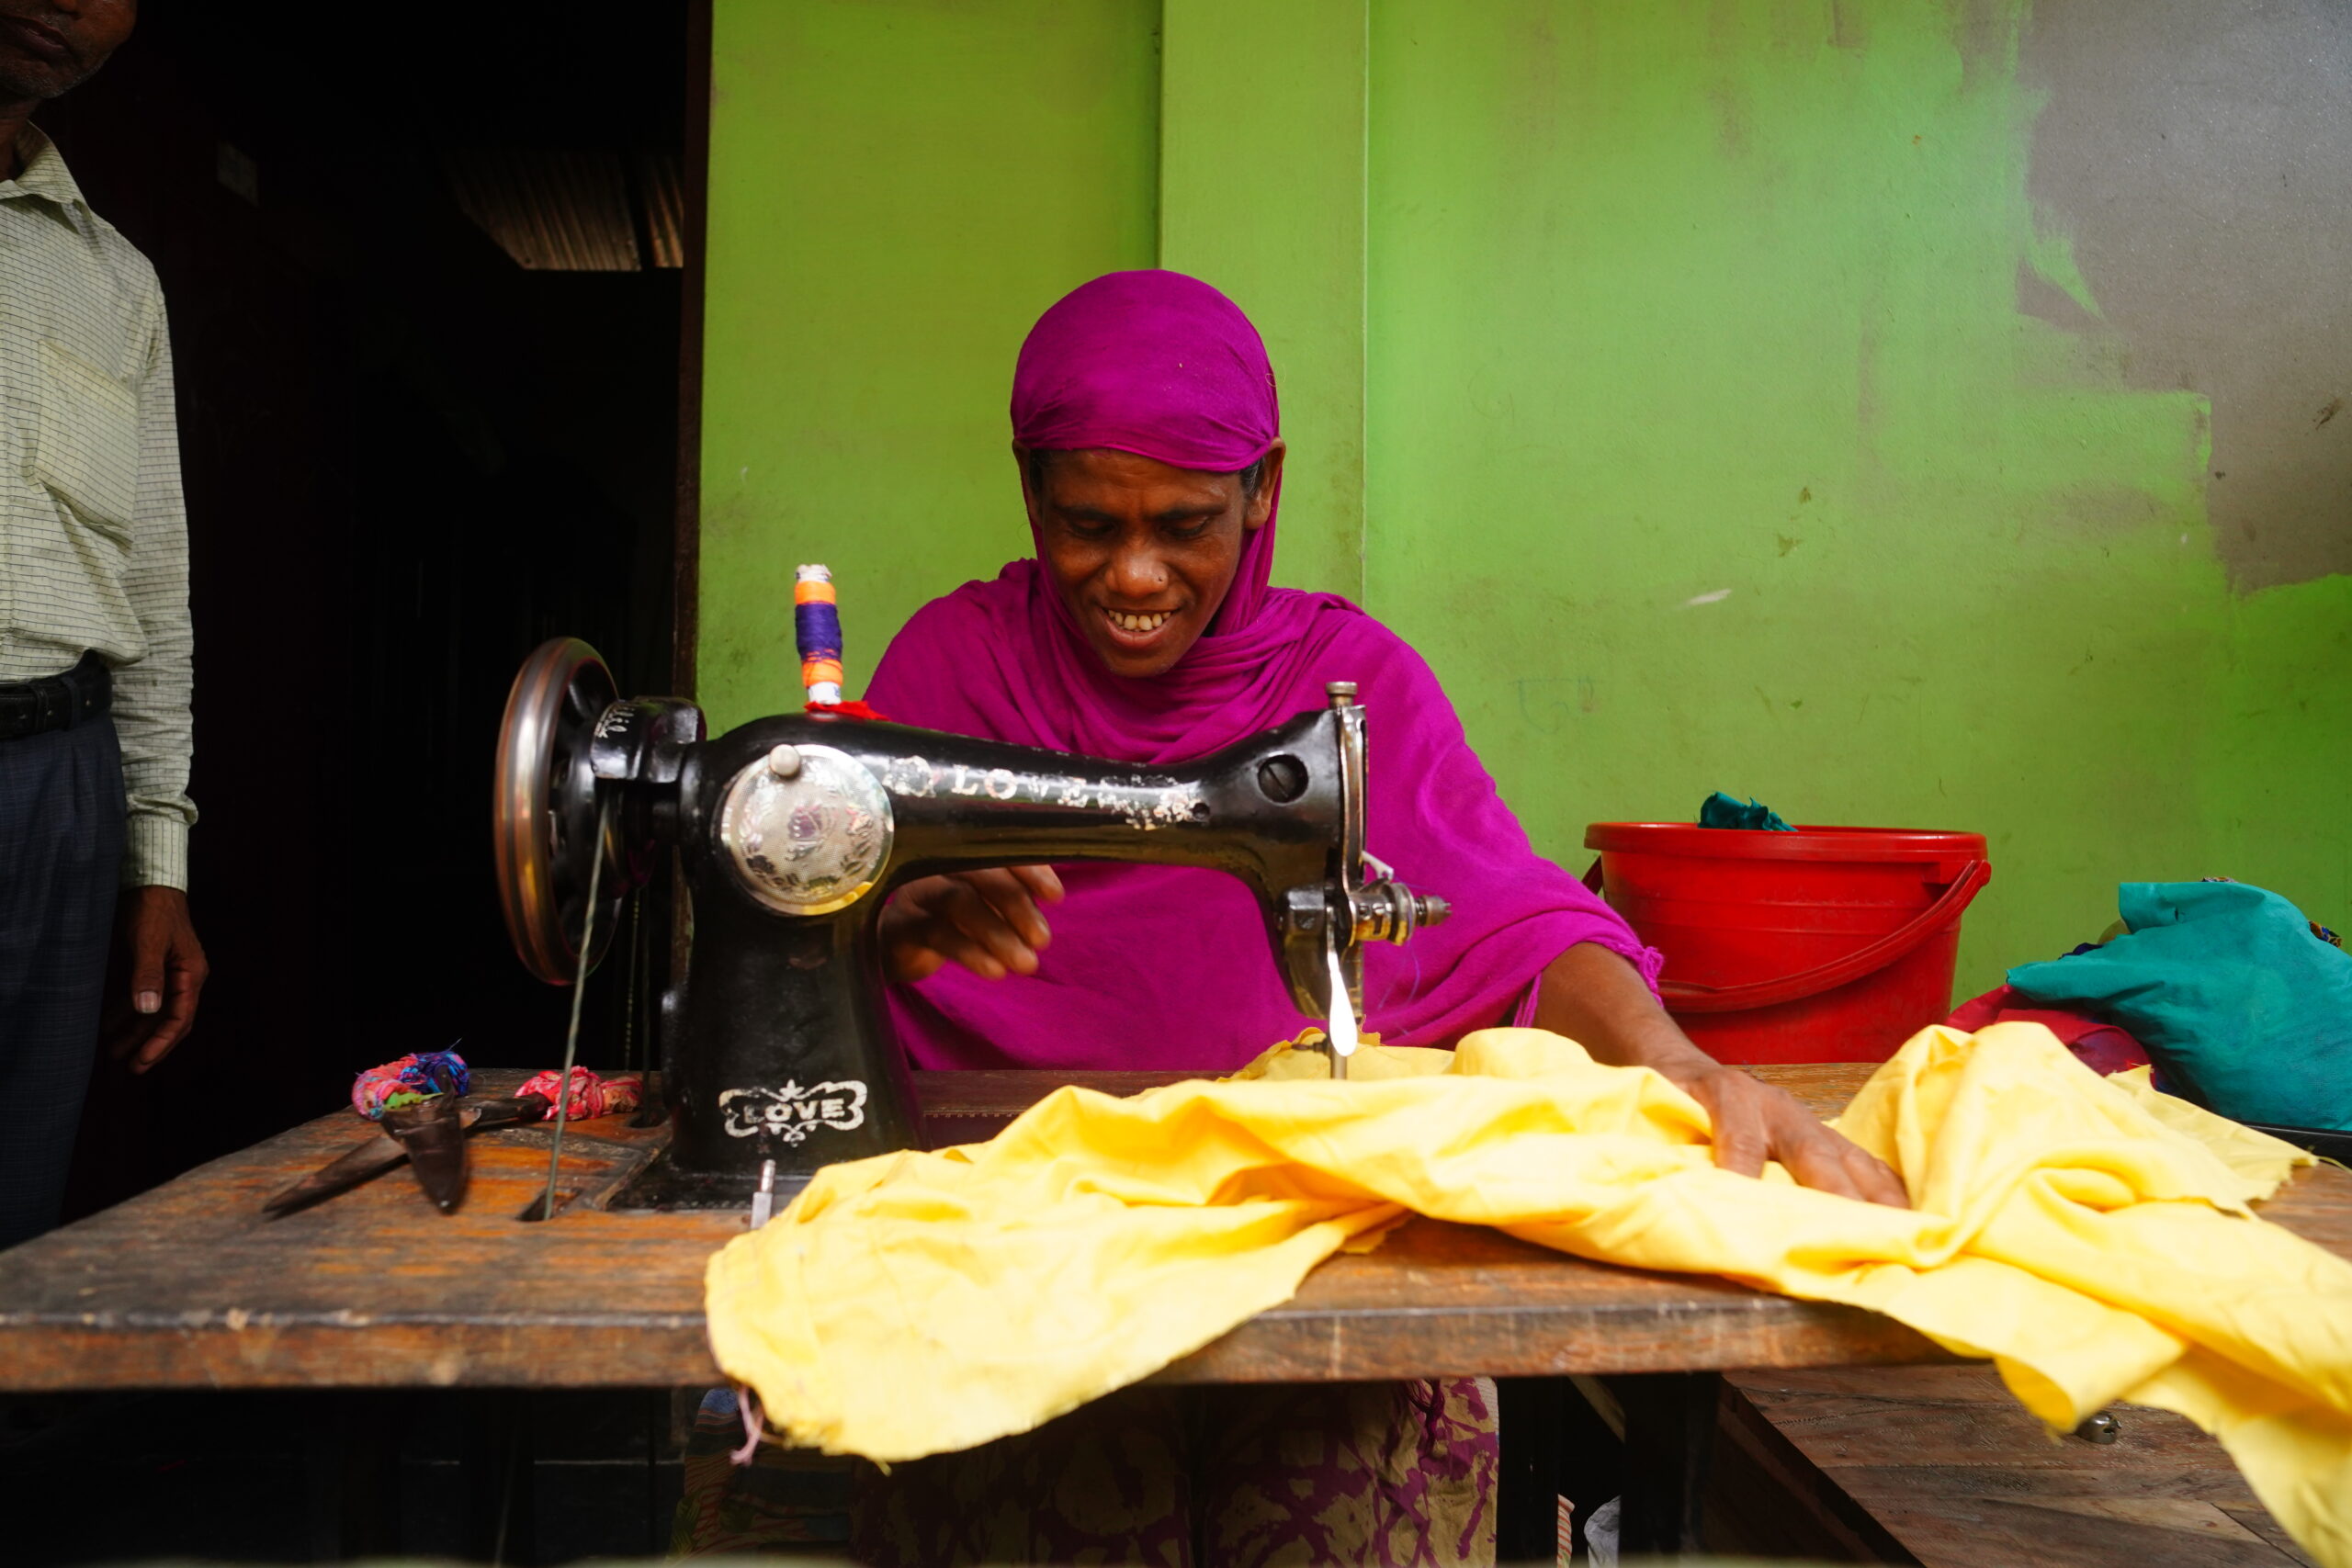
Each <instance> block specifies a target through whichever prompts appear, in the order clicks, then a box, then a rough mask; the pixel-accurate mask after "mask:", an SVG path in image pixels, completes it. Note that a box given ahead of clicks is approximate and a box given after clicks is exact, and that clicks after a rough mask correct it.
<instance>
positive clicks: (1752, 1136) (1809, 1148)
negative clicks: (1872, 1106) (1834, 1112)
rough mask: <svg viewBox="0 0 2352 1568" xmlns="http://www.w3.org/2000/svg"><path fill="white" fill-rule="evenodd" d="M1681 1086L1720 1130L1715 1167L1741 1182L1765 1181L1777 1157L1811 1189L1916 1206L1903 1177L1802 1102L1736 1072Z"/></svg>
mask: <svg viewBox="0 0 2352 1568" xmlns="http://www.w3.org/2000/svg"><path fill="white" fill-rule="evenodd" d="M1668 1077H1674V1081H1675V1083H1676V1086H1677V1087H1678V1088H1679V1089H1681V1090H1682V1091H1683V1092H1684V1093H1686V1094H1688V1095H1689V1096H1690V1097H1691V1099H1693V1100H1697V1101H1698V1102H1699V1103H1700V1104H1701V1105H1703V1106H1705V1107H1706V1108H1707V1116H1708V1119H1709V1120H1711V1121H1712V1122H1714V1124H1715V1163H1716V1164H1717V1165H1719V1166H1721V1167H1722V1168H1724V1169H1725V1170H1736V1171H1737V1172H1738V1173H1739V1174H1740V1175H1742V1176H1761V1175H1762V1174H1763V1173H1764V1162H1765V1161H1766V1160H1768V1159H1776V1160H1779V1161H1780V1162H1781V1165H1782V1166H1784V1167H1786V1168H1787V1169H1788V1173H1789V1174H1790V1175H1791V1176H1793V1177H1795V1178H1796V1179H1797V1180H1798V1181H1799V1182H1800V1183H1802V1184H1803V1185H1804V1186H1806V1187H1815V1188H1818V1189H1820V1190H1822V1191H1824V1192H1835V1193H1838V1194H1839V1195H1840V1196H1841V1197H1847V1198H1860V1199H1862V1200H1864V1201H1867V1202H1871V1203H1884V1204H1886V1205H1887V1206H1888V1207H1890V1208H1895V1209H1907V1208H1909V1207H1910V1206H1911V1200H1910V1197H1909V1195H1908V1194H1906V1193H1905V1191H1904V1190H1903V1181H1902V1179H1901V1178H1900V1177H1898V1176H1896V1175H1895V1174H1894V1171H1892V1170H1890V1169H1888V1168H1886V1166H1885V1164H1884V1163H1883V1162H1882V1161H1880V1160H1879V1159H1877V1158H1875V1157H1874V1156H1871V1155H1869V1154H1866V1153H1864V1152H1863V1151H1862V1149H1861V1148H1860V1145H1856V1144H1853V1143H1850V1142H1849V1141H1848V1140H1847V1139H1846V1138H1844V1137H1842V1136H1841V1135H1839V1134H1837V1133H1835V1132H1832V1131H1831V1130H1830V1129H1829V1128H1828V1127H1826V1126H1824V1125H1823V1124H1822V1123H1821V1122H1820V1121H1818V1120H1817V1119H1816V1118H1815V1116H1814V1114H1813V1112H1812V1111H1807V1110H1806V1109H1805V1108H1804V1105H1803V1104H1802V1103H1801V1102H1799V1100H1797V1098H1796V1097H1795V1096H1794V1095H1792V1094H1791V1093H1789V1092H1788V1090H1786V1089H1776V1088H1774V1087H1773V1086H1772V1085H1770V1084H1768V1083H1762V1082H1759V1081H1758V1080H1757V1079H1756V1078H1753V1077H1749V1076H1748V1075H1747V1074H1746V1073H1743V1072H1741V1071H1740V1070H1739V1069H1738V1068H1737V1067H1726V1066H1712V1067H1709V1068H1708V1069H1706V1070H1705V1071H1703V1072H1701V1073H1698V1074H1696V1075H1694V1076H1693V1077H1689V1078H1683V1077H1675V1075H1673V1074H1671V1073H1669V1074H1668Z"/></svg>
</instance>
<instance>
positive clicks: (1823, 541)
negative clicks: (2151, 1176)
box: [701, 0, 2352, 986]
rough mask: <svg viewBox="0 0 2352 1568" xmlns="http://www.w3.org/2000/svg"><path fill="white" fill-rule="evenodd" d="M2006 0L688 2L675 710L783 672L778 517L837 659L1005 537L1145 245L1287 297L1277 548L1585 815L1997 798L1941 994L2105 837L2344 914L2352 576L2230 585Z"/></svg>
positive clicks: (1496, 753)
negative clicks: (1034, 451) (1028, 440)
mask: <svg viewBox="0 0 2352 1568" xmlns="http://www.w3.org/2000/svg"><path fill="white" fill-rule="evenodd" d="M2051 3H2052V4H2056V3H2057V0H2051ZM2022 25H2023V17H2022V13H2021V10H2020V8H2019V7H2018V6H2016V5H2014V4H2007V5H2004V4H1993V3H1984V4H1976V3H1972V4H1965V5H1958V4H1956V5H1951V6H1945V5H1939V4H1928V3H1910V4H1906V3H1900V0H1877V3H1865V0H1838V3H1835V4H1828V3H1812V4H1798V3H1795V0H1752V3H1747V4H1741V3H1739V0H1719V3H1716V4H1713V5H1709V6H1698V5H1671V6H1617V5H1607V4H1600V3H1597V0H1589V3H1586V4H1552V3H1544V0H1482V3H1481V4H1480V5H1479V6H1476V8H1475V9H1465V8H1464V6H1461V5H1460V3H1459V0H1370V3H1368V4H1367V3H1366V0H1346V3H1342V0H1296V4H1295V5H1286V6H1249V5H1244V4H1240V3H1238V0H1165V4H1164V6H1157V5H1155V6H1132V5H1110V4H1087V5H1080V4H1069V3H1066V4H1061V5H1035V6H1012V5H991V6H965V5H956V4H948V3H944V0H942V3H936V4H921V3H916V0H897V3H891V0H866V3H864V4H852V3H849V0H836V3H832V4H819V3H816V0H809V3H804V4H795V5H791V6H785V5H780V4H774V3H772V0H721V3H720V5H719V8H718V45H717V48H718V60H717V69H716V77H717V89H718V99H717V102H716V107H715V113H714V126H713V148H714V152H713V169H712V186H711V188H712V231H711V247H710V248H711V273H710V300H711V306H710V326H709V333H708V337H707V344H706V355H707V383H706V390H705V397H706V406H705V420H706V426H705V430H706V435H705V454H704V483H705V497H706V519H705V537H704V572H705V586H704V604H703V615H704V620H703V628H702V640H701V659H702V667H703V675H702V681H701V685H702V692H703V695H704V697H705V699H706V701H707V702H708V703H709V704H710V705H711V706H712V708H713V712H714V716H715V717H716V718H717V720H718V722H719V723H721V724H726V723H732V722H736V721H739V720H741V719H742V718H745V717H748V716H752V715H753V714H756V713H760V712H768V711H774V709H775V708H776V707H778V706H780V705H786V704H787V703H789V702H790V701H791V700H792V699H793V697H794V695H795V691H794V684H793V682H794V673H793V668H792V663H791V654H790V632H789V618H788V616H787V615H785V614H784V613H783V608H782V607H783V605H784V604H786V603H787V602H788V598H789V576H790V569H791V567H792V565H793V563H794V562H795V561H796V560H797V559H800V558H809V557H811V556H822V557H825V558H829V559H831V560H832V561H833V562H834V564H835V565H836V567H837V569H839V570H840V571H841V573H842V579H843V582H844V592H843V599H844V604H845V616H846V619H847V621H848V624H849V627H850V637H851V640H852V643H853V660H852V663H853V674H852V680H853V683H854V682H856V681H857V680H859V679H860V678H862V674H861V672H862V671H863V669H864V668H865V667H867V664H868V661H870V660H871V658H872V656H873V654H874V653H875V652H876V651H878V649H879V648H880V647H881V645H882V644H883V643H884V642H885V641H886V640H887V637H888V632H889V630H890V629H891V628H893V627H894V626H896V625H897V624H898V623H899V621H900V620H901V619H903V617H904V615H906V614H907V613H908V612H909V611H910V610H911V609H912V608H913V607H914V606H915V605H916V604H919V603H920V602H921V601H922V600H923V599H924V598H926V597H929V596H930V595H932V594H933V593H936V592H944V590H945V589H947V588H949V587H951V586H953V585H954V583H956V581H962V580H963V579H964V578H966V577H967V576H972V575H978V574H982V573H985V572H987V571H989V570H993V569H994V567H995V566H996V564H997V563H998V562H999V561H1001V559H1003V558H1005V557H1006V556H1008V555H1009V554H1011V553H1012V552H1013V551H1015V550H1017V549H1019V548H1021V547H1023V544H1024V542H1025V533H1024V531H1023V528H1022V525H1021V519H1020V513H1019V504H1018V499H1017V493H1016V491H1015V489H1014V484H1013V479H1012V474H1011V473H1010V472H1009V470H1008V468H1007V466H1006V463H1005V460H1004V458H1003V457H1002V452H1003V444H1004V440H1005V429H1004V421H1003V406H1004V398H1005V391H1006V387H1007V384H1008V382H1009V378H1010V371H1011V366H1012V355H1013V350H1014V348H1015V346H1016V345H1017V344H1018V342H1019V339H1020V336H1021V334H1022V333H1023V331H1024V330H1025V329H1026V327H1027V325H1028V323H1029V321H1031V320H1032V319H1034V317H1035V314H1036V311H1037V310H1039V309H1040V308H1042V307H1043V305H1044V304H1045V303H1046V302H1047V301H1049V300H1050V299H1052V298H1053V297H1054V296H1055V295H1056V294H1057V293H1058V292H1059V291H1060V290H1061V289H1063V288H1067V287H1068V286H1069V284H1071V283H1074V282H1077V281H1079V280H1080V278H1082V277H1084V276H1090V275H1091V274H1092V273H1094V272H1097V271H1102V270H1105V269H1107V268H1110V267H1113V266H1121V265H1148V263H1149V262H1150V261H1151V260H1152V258H1153V256H1154V254H1157V255H1159V257H1161V258H1163V259H1164V260H1165V261H1166V263H1167V265H1176V266H1182V267H1184V268H1186V269H1188V270H1193V271H1196V272H1198V273H1200V274H1202V275H1203V276H1207V277H1209V278H1210V279H1211V280H1212V281H1216V282H1217V283H1219V284H1220V285H1221V286H1223V287H1225V288H1227V289H1228V291H1230V292H1231V293H1233V294H1234V296H1235V297H1236V298H1237V299H1239V300H1240V301H1241V303H1242V304H1243V305H1244V306H1245V307H1246V308H1248V309H1250V310H1251V312H1252V313H1253V315H1254V316H1255V317H1256V319H1257V320H1258V321H1260V324H1261V328H1262V329H1263V330H1264V331H1265V333H1266V335H1267V338H1268V340H1269V344H1270V345H1271V347H1272V352H1273V354H1274V357H1275V365H1276V369H1277V371H1278V373H1280V374H1281V375H1282V376H1283V389H1284V412H1285V419H1286V425H1287V428H1288V431H1289V434H1290V435H1291V439H1292V441H1293V444H1294V447H1295V453H1294V463H1295V468H1294V473H1295V476H1296V477H1295V480H1294V484H1293V487H1292V488H1291V490H1290V491H1289V493H1288V494H1287V496H1286V511H1285V521H1284V536H1285V555H1286V559H1285V562H1284V567H1283V577H1284V578H1285V579H1286V580H1287V581H1297V582H1304V583H1309V584H1313V585H1317V586H1329V587H1332V588H1336V589H1339V590H1340V591H1342V592H1350V593H1351V594H1357V595H1359V596H1361V597H1362V598H1363V601H1364V603H1365V604H1367V605H1368V606H1369V607H1370V608H1372V609H1373V610H1374V612H1375V613H1377V614H1379V615H1382V616H1384V617H1385V618H1386V619H1387V620H1388V621H1389V622H1390V623H1391V624H1392V625H1394V626H1397V628H1398V629H1399V630H1401V631H1403V632H1404V633H1405V634H1406V635H1407V636H1408V637H1411V638H1412V639H1413V640H1414V642H1415V643H1416V644H1417V645H1418V646H1419V647H1420V648H1421V649H1423V650H1424V651H1425V652H1426V653H1427V654H1428V655H1429V657H1430V660H1432V662H1433V663H1434V664H1435V665H1436V667H1437V669H1438V670H1439V671H1440V673H1441V674H1442V676H1443V677H1444V678H1445V680H1446V682H1447V683H1448V686H1449V688H1450V689H1451V691H1452V692H1453V695H1454V698H1455V701H1456V703H1457V705H1459V706H1460V708H1461V709H1462V712H1463V715H1464V719H1465V721H1466V722H1467V723H1468V725H1469V728H1470V731H1471V735H1472V738H1473V739H1474V740H1475V741H1476V743H1477V745H1478V747H1479V749H1480V750H1481V751H1482V753H1483V754H1484V755H1485V757H1486V758H1487V762H1488V764H1489V766H1490V767H1491V768H1492V769H1493V770H1494V772H1495V773H1496V774H1497V775H1498V778H1499V779H1500V780H1501V781H1502V784H1503V787H1504V790H1505V793H1506V794H1507V795H1509V796H1510V799H1511V800H1512V801H1513V802H1514V803H1515V804H1516V805H1517V806H1518V807H1519V808H1520V810H1521V813H1522V814H1523V815H1524V817H1525V818H1527V821H1528V824H1529V827H1530V829H1531V830H1532V832H1533V833H1534V834H1535V836H1536V839H1537V840H1538V842H1539V844H1541V845H1543V846H1544V847H1545V848H1546V849H1547V850H1548V851H1550V852H1553V853H1555V854H1556V855H1557V856H1558V857H1559V858H1561V859H1563V860H1564V861H1567V862H1569V863H1580V860H1581V856H1582V853H1583V852H1582V851H1581V849H1580V847H1579V845H1580V841H1581V837H1582V829H1583V825H1584V824H1585V823H1586V822H1587V821H1589V820H1592V819H1594V818H1603V817H1609V818H1624V817H1662V818H1686V817H1687V816H1688V815H1689V814H1690V813H1691V811H1692V810H1693V809H1695V807H1696V805H1697V802H1698V800H1699V798H1700V797H1701V796H1702V795H1704V794H1705V793H1706V791H1707V790H1709V789H1711V788H1715V787H1719V786H1720V787H1724V788H1728V789H1733V790H1736V791H1739V792H1742V793H1746V794H1754V795H1758V796H1760V797H1762V798H1764V799H1766V800H1768V801H1770V802H1772V803H1774V804H1775V805H1777V806H1779V807H1781V809H1782V810H1783V811H1785V812H1787V813H1789V814H1790V815H1792V816H1794V817H1797V818H1801V819H1813V820H1822V821H1846V822H1879V823H1890V824H1900V825H1910V826H1941V827H1954V828H1973V829H1981V830H1983V831H1985V832H1986V833H1987V834H1988V835H1990V836H1991V838H1992V840H1993V842H1994V855H1995V862H1996V881H1995V883H1994V886H1992V888H1991V889H1990V890H1989V891H1988V892H1987V893H1986V894H1985V896H1984V897H1982V898H1981V899H1980V900H1979V903H1978V905H1977V908H1976V909H1975V911H1974V912H1973V913H1972V914H1971V916H1970V917H1969V922H1968V926H1967V931H1968V938H1967V942H1966V943H1965V945H1964V947H1963V952H1962V969H1963V973H1962V984H1963V986H1975V985H1978V984H1980V983H1985V982H1988V981H1989V980H1990V979H1991V978H1992V977H1993V976H1996V974H1997V972H1998V970H1999V969H2000V968H2001V967H2003V966H2004V965H2005V964H2007V963H2010V962H2014V961H2017V960H2018V959H2022V958H2025V957H2030V956H2034V955H2039V954H2041V953H2049V952H2053V951H2058V950H2062V949H2063V948H2064V947H2065V946H2067V945H2069V944H2071V943H2072V942H2075V941H2077V940H2080V939H2082V938H2084V937H2086V936H2089V935H2093V934H2096V933H2097V931H2098V930H2099V929H2100V928H2101V927H2102V926H2104V925H2105V924H2106V923H2107V921H2108V920H2109V919H2110V918H2111V915H2112V892H2113V884H2114V883H2115V882H2117V881H2119V880H2121V879H2123V878H2126V877H2154V878H2170V877H2183V876H2197V875H2202V874H2209V873H2224V874H2232V875H2236V876H2240V877H2244V878H2246V879H2249V880H2255V881H2260V882H2263V883H2265V884H2267V886H2274V887H2277V888H2278V889H2279V890H2280V891H2282V892H2284V893H2286V894H2288V895H2289V896H2290V897H2295V898H2297V899H2299V900H2301V901H2302V902H2304V903H2305V904H2307V905H2308V906H2309V907H2310V908H2312V911H2313V912H2314V913H2317V914H2321V915H2323V917H2329V916H2352V829H2346V827H2345V826H2344V818H2345V811H2344V804H2345V797H2346V779H2347V778H2352V578H2345V577H2340V576H2339V577H2324V578H2319V579H2316V580H2313V581H2304V582H2298V583H2290V584H2287V585H2284V586H2279V587H2272V588H2266V589H2264V590H2262V591H2260V592H2250V593H2249V592H2233V589H2232V586H2231V583H2230V580H2229V576H2228V574H2227V573H2226V572H2225V570H2223V568H2222V565H2221V564H2220V562H2219V561H2218V560H2217V558H2216V555H2215V548H2214V538H2213V534H2212V530H2211V527H2210V526H2209V524H2208V516H2207V496H2208V491H2209V488H2210V483H2211V481H2210V480H2209V478H2208V476H2209V472H2210V465H2209V463H2208V460H2207V454H2208V450H2209V447H2210V445H2211V442H2210V436H2209V428H2210V423H2211V419H2212V417H2213V415H2212V411H2211V410H2210V409H2209V408H2208V407H2207V405H2206V402H2205V400H2204V398H2203V397H2202V396H2201V395H2200V392H2199V389H2198V387H2197V386H2196V385H2194V384H2190V385H2173V386H2166V385H2161V384H2158V385H2151V384H2149V378H2147V376H2146V375H2145V374H2143V373H2135V364H2134V356H2133V345H2132V344H2131V342H2130V341H2128V340H2127V339H2126V338H2125V337H2124V336H2123V335H2121V334H2120V332H2119V331H2117V330H2115V329H2113V328H2111V327H2109V325H2108V323H2106V322H2105V321H2104V320H2103V319H2102V317H2101V315H2100V311H2099V301H2098V296H2099V290H2100V288H2101V277H2100V276H2099V275H2098V273H2097V272H2096V271H2095V270H2094V271H2091V272H2089V273H2087V274H2086V271H2085V269H2084V268H2083V267H2080V266H2078V265H2076V263H2075V259H2074V248H2073V246H2072V245H2071V244H2070V236H2069V229H2068V224H2067V220H2066V216H2065V214H2064V213H2063V212H2055V211H2050V210H2039V211H2038V210H2037V209H2036V207H2035V205H2034V203H2033V202H2032V201H2031V200H2030V198H2029V194H2028V192H2029V188H2030V185H2029V177H2030V172H2031V158H2032V149H2033V144H2034V143H2033V139H2034V133H2035V125H2036V121H2037V118H2038V116H2040V115H2041V112H2042V110H2043V107H2044V106H2043V103H2042V101H2041V96H2040V94H2039V93H2038V91H2037V90H2035V89H2031V88H2030V87H2029V86H2027V85H2025V84H2026V83H2028V82H2029V81H2030V80H2031V79H2032V73H2031V72H2030V71H2029V70H2024V69H2021V68H2020V62H2019V58H2018V51H2019V38H2020V31H2021V28H2022ZM1162 32H1164V36H1165V43H1166V49H1165V56H1164V59H1163V58H1161V57H1160V55H1159V52H1158V46H1159V38H1160V35H1161V33H1162ZM1047 171H1051V177H1046V172H1047ZM2185 220H2186V219H2185ZM2338 221H2339V222H2340V221H2341V220H2340V219H2339V220H2338ZM2046 298H2054V299H2062V300H2064V301H2066V302H2067V305H2066V309H2067V310H2068V311H2071V312H2072V314H2071V317H2069V318H2067V324H2065V325H2053V324H2052V319H2046V318H2052V317H2053V316H2054V315H2055V313H2054V312H2052V311H2050V310H2041V311H2040V312H2039V313H2036V312H2033V311H2030V310H2025V309H2021V308H2020V300H2021V299H2027V300H2033V299H2046ZM910 301H911V305H910V303H909V302H910Z"/></svg>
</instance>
